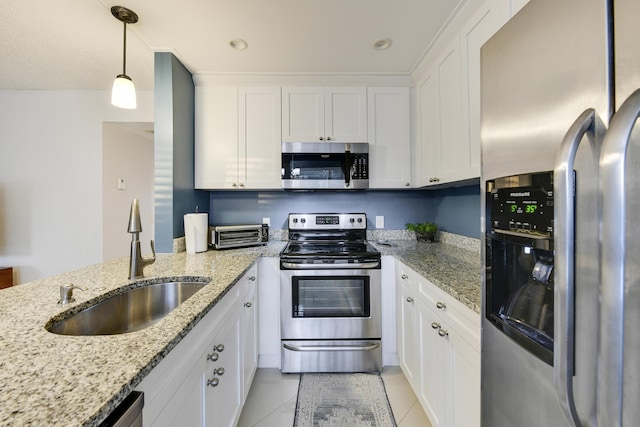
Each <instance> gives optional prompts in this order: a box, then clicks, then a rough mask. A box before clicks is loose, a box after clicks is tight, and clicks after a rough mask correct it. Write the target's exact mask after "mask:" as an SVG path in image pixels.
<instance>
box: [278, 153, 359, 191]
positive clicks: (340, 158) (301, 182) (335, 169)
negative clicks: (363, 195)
mask: <svg viewBox="0 0 640 427" xmlns="http://www.w3.org/2000/svg"><path fill="white" fill-rule="evenodd" d="M282 188H283V189H285V190H365V189H367V188H369V144H368V143H366V142H358V143H338V142H327V143H318V142H283V143H282Z"/></svg>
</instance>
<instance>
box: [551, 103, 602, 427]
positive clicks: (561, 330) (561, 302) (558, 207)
mask: <svg viewBox="0 0 640 427" xmlns="http://www.w3.org/2000/svg"><path fill="white" fill-rule="evenodd" d="M594 122H595V110H593V109H592V108H590V109H588V110H585V111H584V112H583V113H582V114H580V116H579V117H578V118H577V119H576V120H575V121H574V123H573V124H572V125H571V127H570V128H569V130H568V131H567V133H566V135H565V137H564V139H563V140H562V143H561V144H560V149H559V150H558V154H557V156H556V163H555V167H554V171H553V194H554V195H555V201H554V217H555V224H556V225H555V238H554V240H555V242H554V246H555V249H556V250H555V252H556V253H555V262H554V264H555V266H554V268H555V272H554V276H555V287H556V291H555V298H554V313H556V314H555V316H554V335H555V337H554V346H555V349H554V352H553V359H554V360H553V382H554V385H555V389H556V394H557V396H558V400H559V401H560V406H561V407H562V410H563V412H564V415H565V417H566V418H567V419H568V420H569V421H571V424H572V425H576V426H579V425H580V418H579V417H578V413H577V410H576V406H575V402H574V399H573V373H574V363H575V362H574V355H575V305H574V304H575V275H574V273H575V255H574V254H575V252H574V251H575V203H574V199H575V174H574V163H575V158H576V153H577V152H578V146H579V145H580V141H582V138H583V137H584V135H585V134H586V133H587V132H591V133H592V134H595V130H594V129H595V123H594Z"/></svg>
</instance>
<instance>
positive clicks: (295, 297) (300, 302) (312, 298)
mask: <svg viewBox="0 0 640 427" xmlns="http://www.w3.org/2000/svg"><path fill="white" fill-rule="evenodd" d="M291 291H292V292H291V296H292V316H293V317H294V318H305V317H370V315H371V308H370V301H369V277H368V276H324V277H323V276H294V277H293V278H292V282H291Z"/></svg>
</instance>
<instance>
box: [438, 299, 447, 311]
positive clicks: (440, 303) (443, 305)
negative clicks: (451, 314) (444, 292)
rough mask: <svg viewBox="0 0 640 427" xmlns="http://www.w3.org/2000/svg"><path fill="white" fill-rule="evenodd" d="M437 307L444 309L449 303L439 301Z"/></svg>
mask: <svg viewBox="0 0 640 427" xmlns="http://www.w3.org/2000/svg"><path fill="white" fill-rule="evenodd" d="M436 307H438V308H439V309H440V310H443V309H445V308H447V304H445V303H443V302H440V301H438V302H437V303H436Z"/></svg>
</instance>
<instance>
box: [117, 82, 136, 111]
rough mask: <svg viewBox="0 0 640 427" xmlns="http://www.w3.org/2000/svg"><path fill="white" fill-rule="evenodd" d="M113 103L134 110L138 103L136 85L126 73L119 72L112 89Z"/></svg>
mask: <svg viewBox="0 0 640 427" xmlns="http://www.w3.org/2000/svg"><path fill="white" fill-rule="evenodd" d="M111 104H113V105H115V106H116V107H120V108H126V109H129V110H132V109H134V108H136V107H137V105H136V87H135V86H134V85H133V82H132V81H131V78H130V77H129V76H127V75H126V74H118V77H116V79H115V80H114V81H113V88H112V89H111Z"/></svg>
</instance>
